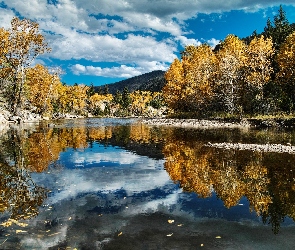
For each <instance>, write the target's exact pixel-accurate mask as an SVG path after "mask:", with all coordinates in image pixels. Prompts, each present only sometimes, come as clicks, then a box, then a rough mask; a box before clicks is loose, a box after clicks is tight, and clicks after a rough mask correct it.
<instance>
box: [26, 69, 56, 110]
mask: <svg viewBox="0 0 295 250" xmlns="http://www.w3.org/2000/svg"><path fill="white" fill-rule="evenodd" d="M26 79H27V80H26V86H27V95H28V99H29V100H30V102H31V104H32V105H33V106H34V107H36V108H37V110H36V111H37V112H38V113H39V114H44V113H51V112H52V110H53V107H52V99H53V97H54V91H55V90H56V87H57V85H58V84H59V83H60V80H59V76H58V74H57V72H54V73H53V74H51V73H50V72H49V70H48V69H47V68H45V67H44V66H42V65H40V64H38V65H36V66H35V67H34V68H29V69H28V70H27V74H26Z"/></svg>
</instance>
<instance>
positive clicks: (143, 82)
mask: <svg viewBox="0 0 295 250" xmlns="http://www.w3.org/2000/svg"><path fill="white" fill-rule="evenodd" d="M164 74H165V71H162V70H156V71H152V72H150V73H146V74H142V75H139V76H134V77H132V78H129V79H126V80H122V81H119V82H115V83H111V84H106V85H105V86H101V87H95V92H99V91H103V90H104V89H105V87H107V88H108V92H109V93H111V94H115V93H116V91H117V90H118V91H120V92H122V91H123V89H124V88H125V87H127V88H128V90H129V92H133V91H135V90H142V91H152V92H156V91H161V90H162V88H163V86H164V85H165V83H166V80H165V78H164Z"/></svg>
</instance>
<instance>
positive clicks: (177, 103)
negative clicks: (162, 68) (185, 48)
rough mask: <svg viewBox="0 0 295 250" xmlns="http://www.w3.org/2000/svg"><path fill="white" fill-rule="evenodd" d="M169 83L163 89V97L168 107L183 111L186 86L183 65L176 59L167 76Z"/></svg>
mask: <svg viewBox="0 0 295 250" xmlns="http://www.w3.org/2000/svg"><path fill="white" fill-rule="evenodd" d="M165 79H166V81H167V83H166V85H165V86H164V88H163V96H164V99H165V102H166V103H167V105H168V107H169V108H171V109H174V110H176V111H177V110H181V102H182V89H183V86H184V72H183V65H182V63H181V62H180V61H179V60H178V59H175V60H174V61H173V63H172V64H171V65H170V67H169V69H168V70H167V72H166V74H165Z"/></svg>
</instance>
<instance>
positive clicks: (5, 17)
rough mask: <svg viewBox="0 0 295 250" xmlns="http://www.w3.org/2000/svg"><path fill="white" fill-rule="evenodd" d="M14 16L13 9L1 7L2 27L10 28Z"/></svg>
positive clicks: (0, 21)
mask: <svg viewBox="0 0 295 250" xmlns="http://www.w3.org/2000/svg"><path fill="white" fill-rule="evenodd" d="M13 17H14V13H13V11H11V10H8V11H7V10H6V9H3V8H0V23H1V27H3V28H5V29H8V28H9V27H10V22H11V19H12V18H13Z"/></svg>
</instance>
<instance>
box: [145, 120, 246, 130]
mask: <svg viewBox="0 0 295 250" xmlns="http://www.w3.org/2000/svg"><path fill="white" fill-rule="evenodd" d="M142 122H143V123H145V124H148V125H155V126H173V127H182V128H206V129H212V128H246V129H247V128H250V127H251V124H250V123H249V122H248V121H247V120H241V121H240V122H237V121H220V120H219V119H216V120H215V119H212V120H209V119H175V118H151V119H147V118H144V119H142Z"/></svg>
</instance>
